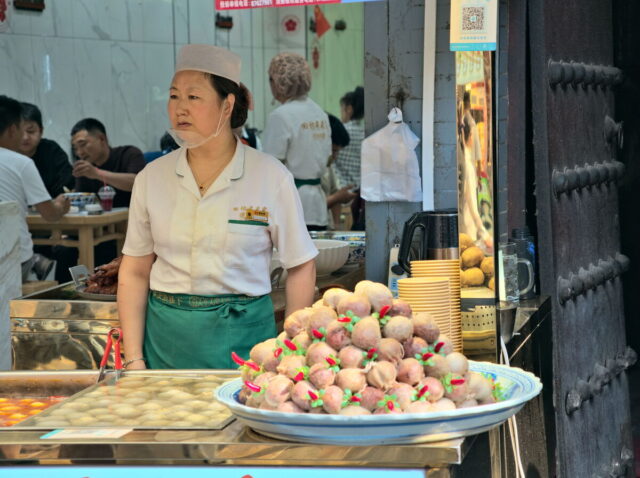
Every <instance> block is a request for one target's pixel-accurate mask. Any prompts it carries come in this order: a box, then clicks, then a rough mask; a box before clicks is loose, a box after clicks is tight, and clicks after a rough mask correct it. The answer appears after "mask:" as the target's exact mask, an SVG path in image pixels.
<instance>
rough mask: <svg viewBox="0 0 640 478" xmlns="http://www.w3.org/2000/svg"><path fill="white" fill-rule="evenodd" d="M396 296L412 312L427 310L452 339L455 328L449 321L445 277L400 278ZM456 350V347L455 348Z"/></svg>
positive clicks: (449, 300)
mask: <svg viewBox="0 0 640 478" xmlns="http://www.w3.org/2000/svg"><path fill="white" fill-rule="evenodd" d="M398 297H399V298H400V299H402V300H404V301H405V302H407V303H409V305H410V306H411V310H412V311H413V313H414V314H415V313H417V312H428V313H429V315H431V317H433V319H434V320H435V322H436V323H437V324H438V328H439V329H440V333H441V334H445V335H447V336H448V337H449V338H450V339H451V341H452V342H453V343H454V347H456V343H455V341H454V340H453V336H454V334H455V328H454V327H452V321H451V299H450V297H451V292H450V286H449V279H447V278H446V277H425V278H409V279H400V280H399V281H398ZM456 351H457V349H456Z"/></svg>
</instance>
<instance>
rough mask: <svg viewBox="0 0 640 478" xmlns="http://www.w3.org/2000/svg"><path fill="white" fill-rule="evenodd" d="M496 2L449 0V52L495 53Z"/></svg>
mask: <svg viewBox="0 0 640 478" xmlns="http://www.w3.org/2000/svg"><path fill="white" fill-rule="evenodd" d="M497 36H498V0H451V38H450V49H451V51H482V50H490V51H495V49H496V39H497Z"/></svg>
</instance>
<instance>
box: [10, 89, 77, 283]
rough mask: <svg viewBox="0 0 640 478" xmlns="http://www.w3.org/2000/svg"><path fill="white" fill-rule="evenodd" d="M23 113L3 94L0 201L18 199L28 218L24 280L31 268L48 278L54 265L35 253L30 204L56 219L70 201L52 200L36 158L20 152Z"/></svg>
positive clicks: (22, 251)
mask: <svg viewBox="0 0 640 478" xmlns="http://www.w3.org/2000/svg"><path fill="white" fill-rule="evenodd" d="M21 116H22V106H21V105H20V102H19V101H17V100H14V99H12V98H8V97H7V96H4V95H1V96H0V201H15V202H17V203H18V205H19V206H20V210H21V213H22V215H23V217H24V218H25V220H24V221H23V222H22V223H21V224H20V237H21V239H20V262H21V263H22V279H23V282H24V281H25V280H26V278H27V276H28V274H29V272H30V271H31V269H32V268H33V269H34V271H35V272H36V275H37V276H38V278H39V279H40V278H44V277H46V275H47V274H48V272H49V270H50V268H51V267H52V266H53V262H52V261H50V260H48V259H46V258H45V257H42V256H40V255H37V254H34V253H33V242H32V240H31V234H29V228H28V226H27V221H26V217H27V212H28V208H29V205H33V206H35V208H36V210H37V211H38V212H39V213H40V215H41V216H42V217H43V218H44V219H46V220H47V221H51V222H55V221H57V220H59V219H60V218H61V217H62V216H64V215H65V214H66V213H67V211H69V206H70V203H69V200H68V199H66V198H65V197H64V196H63V195H59V196H58V197H56V199H55V200H53V201H52V200H51V196H50V195H49V193H48V192H47V190H46V188H45V186H44V183H43V182H42V179H41V178H40V174H39V173H38V170H37V169H36V167H35V165H34V164H33V161H32V160H31V159H29V158H28V157H26V156H24V155H22V154H20V153H18V151H19V149H20V144H21V142H22V127H21V121H22V117H21ZM38 271H39V272H38ZM42 276H44V277H42Z"/></svg>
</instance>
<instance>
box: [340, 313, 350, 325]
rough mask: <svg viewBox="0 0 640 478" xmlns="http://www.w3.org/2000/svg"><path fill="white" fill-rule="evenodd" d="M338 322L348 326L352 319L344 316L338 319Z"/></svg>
mask: <svg viewBox="0 0 640 478" xmlns="http://www.w3.org/2000/svg"><path fill="white" fill-rule="evenodd" d="M338 322H342V323H346V324H348V323H349V322H351V318H350V317H347V316H346V315H345V316H343V317H338Z"/></svg>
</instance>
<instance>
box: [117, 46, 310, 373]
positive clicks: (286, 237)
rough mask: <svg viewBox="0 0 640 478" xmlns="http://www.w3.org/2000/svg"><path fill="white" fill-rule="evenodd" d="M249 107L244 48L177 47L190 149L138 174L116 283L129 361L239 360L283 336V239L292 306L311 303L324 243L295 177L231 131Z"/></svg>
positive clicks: (177, 116)
mask: <svg viewBox="0 0 640 478" xmlns="http://www.w3.org/2000/svg"><path fill="white" fill-rule="evenodd" d="M248 105H249V98H248V91H247V90H246V89H245V88H244V87H243V86H242V85H241V84H240V58H239V57H238V56H236V55H235V54H233V53H231V52H229V51H227V50H224V49H221V48H217V47H214V46H210V45H186V46H185V47H183V48H182V49H181V50H180V53H179V55H178V59H177V62H176V71H175V75H174V77H173V80H172V82H171V88H170V92H169V102H168V113H169V119H170V122H171V125H172V127H173V129H172V130H171V131H170V132H171V133H172V134H173V136H174V137H175V138H176V140H177V141H178V142H179V144H181V147H180V149H178V150H176V151H173V152H171V153H169V154H167V155H166V156H163V157H161V158H159V159H157V160H155V161H154V162H152V163H150V164H149V165H147V167H146V168H145V169H144V170H143V171H142V172H140V173H139V174H138V175H137V177H136V181H135V185H134V188H133V195H132V199H131V208H130V212H129V214H130V215H129V226H128V231H127V237H126V241H125V245H124V248H123V254H124V257H123V260H122V265H121V267H120V274H119V282H118V313H119V316H120V321H121V326H122V329H123V336H124V349H125V364H126V367H125V368H127V369H142V368H145V367H147V368H232V367H234V364H233V362H232V361H231V358H230V354H231V352H232V351H235V352H236V353H238V354H239V355H240V356H245V357H247V356H248V354H249V350H250V349H251V347H252V346H253V345H255V344H256V343H258V342H261V341H263V340H265V339H267V338H270V337H274V336H275V335H276V327H275V320H274V314H273V304H272V302H271V299H270V297H269V295H268V294H269V292H270V291H271V284H270V280H269V265H270V261H271V254H272V250H273V248H274V247H275V248H276V249H277V250H278V251H279V254H280V261H281V262H282V264H283V266H284V267H285V268H286V269H287V271H288V276H287V282H286V300H287V310H286V313H287V314H290V313H291V312H293V311H295V310H297V309H300V308H302V307H306V306H309V305H311V303H312V300H313V293H314V286H315V260H314V258H315V256H316V255H317V253H318V252H317V250H316V248H315V246H314V244H313V242H312V241H311V239H310V237H309V234H308V232H307V229H306V227H305V222H304V216H303V212H302V206H301V204H300V199H299V196H298V192H297V190H296V186H295V183H294V180H293V176H292V175H291V173H289V171H288V170H287V169H286V167H285V166H284V165H282V163H280V161H278V160H276V159H275V158H273V157H271V156H268V155H266V154H264V153H260V152H259V151H256V150H255V149H252V148H250V147H248V146H245V145H244V144H243V143H242V142H241V141H239V140H238V139H237V138H236V137H235V136H234V135H233V133H232V129H233V128H237V127H239V126H242V125H243V124H244V122H245V121H246V118H247V109H248Z"/></svg>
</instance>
